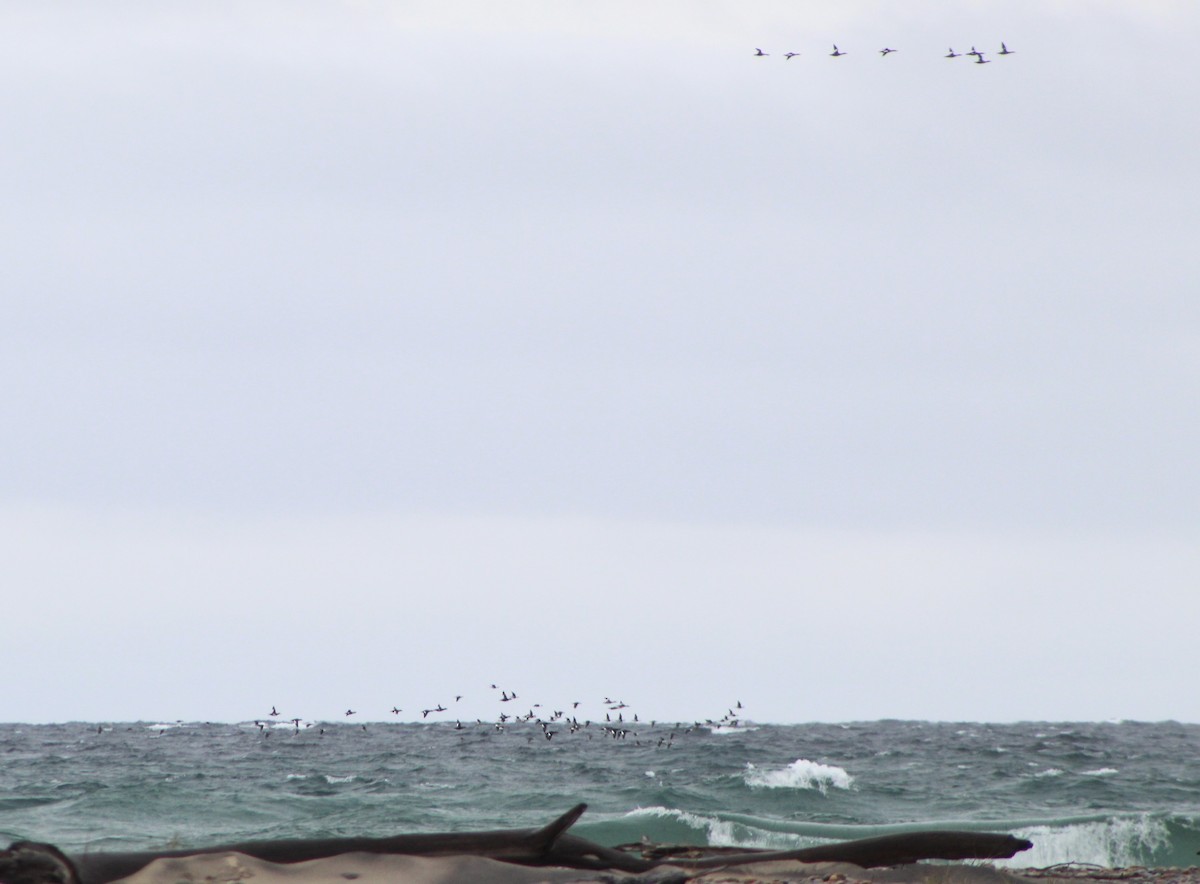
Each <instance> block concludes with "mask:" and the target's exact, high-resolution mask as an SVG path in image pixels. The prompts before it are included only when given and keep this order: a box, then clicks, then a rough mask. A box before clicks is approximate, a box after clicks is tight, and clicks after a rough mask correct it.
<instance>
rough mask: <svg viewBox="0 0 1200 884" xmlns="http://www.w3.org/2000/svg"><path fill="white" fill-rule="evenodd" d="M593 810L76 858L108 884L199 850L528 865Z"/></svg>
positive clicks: (93, 880) (87, 879)
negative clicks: (461, 858) (530, 821)
mask: <svg viewBox="0 0 1200 884" xmlns="http://www.w3.org/2000/svg"><path fill="white" fill-rule="evenodd" d="M586 809H587V805H586V804H577V805H576V806H575V807H573V808H571V809H570V810H568V811H567V812H566V813H564V814H563V815H562V816H560V817H559V818H558V819H556V820H554V821H553V822H551V823H550V824H549V825H547V826H543V827H542V828H540V829H502V830H498V831H494V832H451V833H439V834H432V835H393V836H391V837H389V838H289V839H281V840H276V841H244V842H240V843H236V844H219V845H215V846H213V847H203V848H192V849H190V850H187V849H185V850H156V851H138V852H134V853H115V852H113V853H110V852H103V853H81V854H75V855H73V856H72V857H71V860H72V862H73V863H74V864H75V868H76V870H77V871H78V873H79V880H80V882H81V884H107V882H109V881H115V880H117V879H118V878H124V877H126V876H128V875H132V874H133V873H134V872H136V871H138V870H140V869H142V868H145V867H146V866H147V865H149V864H150V863H151V862H153V861H154V860H156V859H160V858H162V857H180V856H195V855H196V854H199V853H244V854H246V855H247V856H252V857H255V858H256V859H261V860H265V861H266V862H272V863H298V862H304V861H305V860H310V859H322V858H324V857H329V856H340V855H341V854H343V853H401V854H406V855H409V856H457V855H471V856H484V857H490V858H491V859H499V860H506V861H508V862H514V863H521V864H525V865H540V864H543V862H544V859H545V857H546V856H547V855H548V854H549V853H550V851H551V848H552V847H553V845H554V842H555V841H556V840H557V839H558V837H559V836H560V835H562V833H563V832H565V831H566V830H567V829H569V828H570V827H571V826H572V825H574V823H575V821H576V820H578V819H579V817H580V816H582V815H583V812H584V811H585V810H586Z"/></svg>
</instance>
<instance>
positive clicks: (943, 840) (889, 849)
mask: <svg viewBox="0 0 1200 884" xmlns="http://www.w3.org/2000/svg"><path fill="white" fill-rule="evenodd" d="M586 809H587V805H586V804H578V805H576V806H575V807H573V808H571V809H570V810H569V811H567V812H566V813H565V814H563V815H562V816H560V817H559V818H558V819H556V820H554V821H553V822H551V823H550V824H549V825H547V826H543V827H542V828H540V829H502V830H498V831H492V832H455V833H445V834H433V835H394V836H392V837H390V838H295V839H286V840H277V841H245V842H240V843H236V844H220V845H215V846H212V847H204V848H193V849H183V850H161V851H138V852H129V853H125V852H100V853H81V854H76V855H74V856H71V857H66V856H64V855H63V854H62V853H60V852H59V851H58V850H57V849H56V848H54V847H52V846H50V845H42V844H32V843H28V842H20V843H17V844H13V845H12V846H10V848H9V849H8V850H7V851H3V852H0V872H4V874H0V880H3V881H4V882H5V884H109V882H111V881H115V880H117V879H119V878H124V877H127V876H129V875H132V874H133V873H135V872H137V871H140V870H141V869H143V868H145V867H146V866H147V865H149V864H150V863H151V862H153V861H154V860H156V859H161V858H164V857H185V856H195V855H197V854H211V853H242V854H246V855H247V856H252V857H255V858H257V859H261V860H264V861H266V862H272V863H297V862H304V861H305V860H313V859H323V858H326V857H332V856H340V855H342V854H346V853H356V852H362V853H393V854H406V855H410V856H459V855H471V856H481V857H487V858H490V859H496V860H502V861H505V862H511V863H518V864H521V865H530V866H565V867H567V868H575V869H613V870H618V871H625V872H645V871H649V870H650V869H654V868H656V867H658V866H662V865H668V864H669V865H672V866H678V867H681V868H683V869H687V870H692V869H696V870H699V869H710V868H717V867H721V866H731V865H742V864H745V863H751V862H765V861H769V860H796V861H799V862H845V863H852V864H854V865H858V866H863V867H864V868H869V867H873V866H893V865H902V864H905V863H912V862H917V861H918V860H922V859H950V860H954V859H1000V858H1007V857H1010V856H1012V855H1013V854H1015V853H1017V852H1018V851H1021V850H1026V849H1028V848H1029V847H1032V846H1033V845H1032V844H1031V843H1030V842H1028V841H1024V840H1022V839H1020V838H1014V837H1012V836H1011V835H993V834H986V833H982V832H909V833H905V834H901V835H885V836H883V837H880V838H864V839H861V840H858V841H844V842H841V843H839V844H826V845H822V846H820V847H807V848H804V849H802V850H783V851H749V852H745V853H734V854H730V853H728V852H724V853H721V854H720V855H716V856H706V857H702V858H699V859H683V858H680V857H677V856H670V857H668V856H659V857H654V858H646V857H642V856H638V855H637V854H635V853H630V852H626V851H624V850H617V849H614V848H611V847H604V846H602V845H600V844H596V843H594V842H592V841H588V840H587V839H586V838H580V837H577V836H575V835H570V834H567V829H569V828H570V827H571V826H572V825H574V824H575V822H576V821H577V820H578V819H579V817H580V816H582V815H583V812H584V810H586ZM5 869H7V872H5V871H4V870H5Z"/></svg>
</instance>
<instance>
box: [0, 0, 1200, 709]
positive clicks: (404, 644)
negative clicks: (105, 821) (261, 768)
mask: <svg viewBox="0 0 1200 884" xmlns="http://www.w3.org/2000/svg"><path fill="white" fill-rule="evenodd" d="M1198 25H1200V9H1198V8H1197V7H1196V5H1195V4H1194V3H1184V2H1148V0H1142V2H1139V3H1136V4H1131V3H1115V2H1113V3H1107V2H1099V0H1095V2H1083V0H1059V2H1053V3H1049V2H1044V0H1041V2H1011V0H1004V2H1000V0H976V2H972V3H954V4H948V3H945V2H940V0H939V2H934V0H910V2H903V3H901V2H882V0H877V2H837V3H835V2H803V0H789V2H782V0H780V2H773V0H763V2H734V0H728V2H699V0H696V2H686V3H685V2H658V3H645V2H616V0H600V2H596V0H588V2H574V0H543V2H505V3H494V2H485V0H477V2H466V0H463V2H442V0H439V2H436V3H434V2H424V3H419V2H408V3H405V2H398V0H397V2H385V0H360V2H336V0H326V2H289V3H276V2H267V0H251V2H239V3H233V2H229V3H220V2H219V3H199V2H190V3H183V2H181V3H161V2H132V0H131V2H111V3H104V4H84V3H57V2H43V0H38V2H33V0H30V2H13V3H7V4H5V5H4V7H3V8H2V9H0V115H2V116H0V119H3V121H4V122H3V131H4V134H3V138H2V139H0V232H2V234H3V240H2V241H3V245H2V246H0V250H2V255H3V275H2V277H0V278H2V280H3V282H2V289H0V311H2V313H0V379H2V382H0V416H2V420H3V433H0V464H2V467H0V562H2V563H3V564H2V568H3V573H2V576H0V579H2V580H3V584H4V585H5V587H6V590H7V591H6V593H5V596H6V599H7V601H6V603H5V608H6V622H7V624H8V628H7V629H6V630H5V634H6V639H5V642H4V645H3V648H2V649H0V662H3V664H4V668H5V669H6V671H7V672H8V673H9V678H8V679H7V681H8V685H7V686H6V689H5V692H4V699H3V701H2V702H0V719H3V720H10V721H12V720H16V721H50V720H66V719H87V720H96V719H103V720H120V719H138V718H143V719H176V718H183V719H225V720H237V719H245V718H253V717H256V716H262V715H264V714H265V713H266V712H267V711H269V708H270V706H271V705H277V706H278V707H279V709H280V711H282V712H287V713H290V714H294V715H299V716H302V717H305V718H321V717H334V716H338V715H339V714H340V712H341V711H342V710H343V709H345V708H346V707H347V706H351V707H353V708H355V709H358V710H359V712H360V716H362V717H365V718H382V717H388V716H387V710H388V709H390V708H391V706H392V705H393V704H399V705H400V706H401V707H404V708H405V709H407V710H417V709H420V708H422V707H423V706H430V705H433V704H435V703H437V702H439V701H442V702H444V701H445V700H446V699H447V698H448V697H452V696H453V695H454V694H463V695H465V699H464V700H463V704H473V705H470V706H469V707H468V706H467V705H462V706H460V707H458V708H457V709H456V710H452V712H453V713H454V714H451V717H455V715H457V714H461V715H462V717H474V716H476V715H479V716H481V717H488V716H490V715H494V714H495V713H496V711H498V710H497V709H495V703H494V697H493V696H491V695H490V692H489V689H488V688H487V685H489V684H490V683H492V682H497V683H501V684H502V685H506V686H508V687H509V688H513V689H517V690H519V691H521V692H522V693H523V695H524V696H525V697H527V698H529V699H530V700H531V701H537V700H544V701H545V702H546V703H554V704H560V703H563V702H569V701H571V700H582V701H584V702H585V703H592V702H593V701H594V702H595V703H597V704H598V701H599V700H600V699H601V698H602V697H603V696H611V695H621V697H622V698H623V699H625V700H626V701H627V702H629V703H630V704H632V705H633V706H635V707H636V708H638V709H640V710H642V712H643V714H645V715H646V716H647V717H650V716H655V717H660V718H693V717H707V716H719V715H721V714H723V713H724V711H725V709H726V708H727V706H728V705H730V704H731V703H732V702H734V701H735V700H736V699H741V700H742V701H743V703H744V704H745V706H746V711H747V712H748V713H749V714H750V715H751V716H752V717H756V718H759V719H762V720H775V721H809V720H845V719H870V718H879V717H900V718H938V719H985V720H1011V719H1021V718H1039V719H1104V718H1143V719H1161V718H1177V719H1182V720H1188V721H1200V698H1198V696H1197V694H1196V691H1195V689H1194V670H1195V667H1194V665H1192V663H1193V661H1192V659H1191V658H1192V656H1193V655H1192V653H1191V649H1192V648H1193V647H1194V645H1195V629H1196V625H1197V624H1198V623H1200V592H1197V589H1198V588H1200V464H1198V463H1197V459H1198V458H1197V452H1200V410H1198V408H1197V406H1198V404H1200V403H1198V395H1197V391H1198V389H1200V301H1198V299H1197V290H1198V288H1200V286H1198V281H1200V258H1198V257H1197V256H1198V254H1200V251H1198V250H1197V247H1196V243H1197V241H1198V240H1200V236H1198V233H1200V224H1198V220H1197V219H1198V213H1197V206H1200V176H1198V175H1197V171H1196V170H1197V166H1196V155H1197V148H1198V146H1200V117H1198V116H1197V114H1196V113H1195V108H1196V98H1197V96H1196V84H1197V83H1200V60H1197V56H1196V54H1195V52H1194V44H1195V42H1196V39H1197V36H1198V32H1200V27H1198ZM1001 41H1004V42H1006V43H1007V44H1008V46H1009V47H1010V48H1012V49H1014V50H1015V52H1014V54H1012V55H1009V56H1004V57H1001V56H999V55H998V54H997V50H999V48H1000V43H1001ZM834 43H837V44H838V45H839V46H840V47H841V48H842V49H843V50H845V51H847V52H848V55H846V56H845V57H842V58H831V57H829V54H828V53H829V52H830V51H831V50H832V46H833V44H834ZM972 45H974V46H976V47H978V48H979V49H981V50H984V51H985V52H986V53H988V55H987V56H986V57H987V58H989V59H990V61H991V63H990V64H984V65H976V64H973V63H972V59H971V58H970V57H967V56H965V55H964V56H962V57H960V58H955V59H946V58H944V57H943V56H944V55H945V54H946V52H947V51H948V49H949V48H950V47H953V48H954V50H956V51H957V52H960V53H962V52H965V51H966V50H968V49H970V48H971V46H972ZM883 46H889V47H894V48H896V49H897V52H896V53H894V54H892V55H889V56H888V57H886V58H882V57H880V55H879V54H878V50H879V49H880V48H882V47H883ZM755 47H762V48H763V49H764V50H765V51H767V52H769V53H771V54H770V56H769V57H767V58H755V57H754V56H753V52H754V49H755ZM787 51H795V52H799V53H801V54H800V56H799V57H797V58H793V59H791V60H785V58H784V57H783V53H784V52H787ZM404 717H406V718H407V717H409V716H408V715H405V716H404Z"/></svg>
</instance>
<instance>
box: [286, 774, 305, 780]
mask: <svg viewBox="0 0 1200 884" xmlns="http://www.w3.org/2000/svg"><path fill="white" fill-rule="evenodd" d="M287 778H288V779H289V780H307V779H308V774H306V773H290V774H288V775H287Z"/></svg>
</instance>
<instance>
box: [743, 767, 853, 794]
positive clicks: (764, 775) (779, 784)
mask: <svg viewBox="0 0 1200 884" xmlns="http://www.w3.org/2000/svg"><path fill="white" fill-rule="evenodd" d="M743 778H744V779H745V781H746V785H747V786H749V787H750V788H752V789H817V790H818V791H819V792H820V793H821V794H822V795H825V794H827V793H828V791H829V789H830V787H833V788H835V789H849V788H850V787H851V786H853V785H854V777H852V776H850V774H848V773H847V772H846V771H845V770H844V769H843V768H840V767H836V766H834V765H831V764H821V763H820V762H817V761H809V760H808V759H807V758H798V759H796V760H795V761H793V762H792V763H791V764H789V765H788V766H787V767H784V768H777V769H775V770H763V769H760V768H758V767H756V766H755V765H753V764H750V763H747V764H746V771H745V773H744V774H743Z"/></svg>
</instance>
